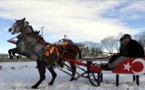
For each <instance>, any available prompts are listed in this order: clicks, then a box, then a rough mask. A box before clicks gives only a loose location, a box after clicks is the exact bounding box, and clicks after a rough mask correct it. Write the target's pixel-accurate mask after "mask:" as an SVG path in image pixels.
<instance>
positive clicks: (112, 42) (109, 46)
mask: <svg viewBox="0 0 145 90" xmlns="http://www.w3.org/2000/svg"><path fill="white" fill-rule="evenodd" d="M101 44H102V45H103V46H104V48H105V49H106V50H108V51H109V53H113V51H114V50H117V51H118V46H119V45H118V39H117V38H115V37H114V36H109V37H106V38H104V39H103V40H101Z"/></svg>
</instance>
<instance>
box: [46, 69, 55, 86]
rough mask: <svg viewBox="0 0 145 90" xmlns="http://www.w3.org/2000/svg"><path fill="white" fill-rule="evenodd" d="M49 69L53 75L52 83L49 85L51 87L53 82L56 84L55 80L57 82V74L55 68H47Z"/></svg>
mask: <svg viewBox="0 0 145 90" xmlns="http://www.w3.org/2000/svg"><path fill="white" fill-rule="evenodd" d="M47 69H48V70H49V71H50V72H51V74H52V79H51V81H50V82H49V83H48V84H49V85H53V82H54V80H55V78H56V76H57V74H56V72H55V71H54V69H53V67H49V68H47Z"/></svg>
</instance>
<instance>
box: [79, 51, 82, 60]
mask: <svg viewBox="0 0 145 90" xmlns="http://www.w3.org/2000/svg"><path fill="white" fill-rule="evenodd" d="M79 58H80V59H81V58H82V54H81V50H79Z"/></svg>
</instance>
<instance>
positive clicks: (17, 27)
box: [9, 18, 32, 34]
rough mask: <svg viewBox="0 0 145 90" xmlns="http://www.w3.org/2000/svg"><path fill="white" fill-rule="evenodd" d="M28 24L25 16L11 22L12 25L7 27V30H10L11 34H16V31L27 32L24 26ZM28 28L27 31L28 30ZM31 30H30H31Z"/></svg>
mask: <svg viewBox="0 0 145 90" xmlns="http://www.w3.org/2000/svg"><path fill="white" fill-rule="evenodd" d="M28 26H29V23H28V22H27V21H25V18H23V19H21V20H16V22H15V23H14V24H13V26H11V27H10V28H9V32H12V34H16V33H20V32H21V33H23V32H27V30H24V29H26V27H28ZM30 29H32V28H30ZM30 29H28V30H29V32H30ZM31 31H32V30H31Z"/></svg>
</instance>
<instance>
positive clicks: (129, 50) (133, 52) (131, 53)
mask: <svg viewBox="0 0 145 90" xmlns="http://www.w3.org/2000/svg"><path fill="white" fill-rule="evenodd" d="M123 56H126V57H135V58H136V57H143V56H144V49H143V47H142V46H141V45H140V44H139V43H138V42H137V41H135V40H130V41H129V43H128V44H127V45H126V46H124V47H123Z"/></svg>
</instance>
